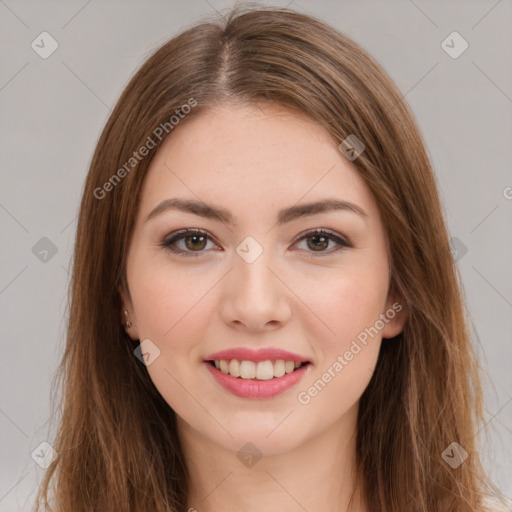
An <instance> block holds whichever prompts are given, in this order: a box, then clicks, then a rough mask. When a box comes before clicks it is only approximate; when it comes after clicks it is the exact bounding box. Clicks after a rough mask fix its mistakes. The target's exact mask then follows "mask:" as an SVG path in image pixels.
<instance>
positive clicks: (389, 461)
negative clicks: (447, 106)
mask: <svg viewBox="0 0 512 512" xmlns="http://www.w3.org/2000/svg"><path fill="white" fill-rule="evenodd" d="M219 102H242V103H245V104H249V105H255V104H258V103H259V102H271V103H274V104H279V105H283V106H286V107H289V108H290V109H295V110H296V111H299V112H302V113H305V114H307V115H308V116H309V117H310V118H312V119H314V120H316V121H317V122H318V123H320V124H321V125H322V126H324V127H325V128H326V130H327V131H328V132H329V133H330V135H331V136H332V138H333V140H335V141H336V143H338V144H339V143H341V142H342V141H343V140H344V139H346V138H347V137H348V136H349V135H351V134H355V135H356V136H357V138H358V139H360V140H361V141H363V142H364V145H365V150H364V152H363V153H362V154H361V155H360V156H359V157H358V158H357V159H356V160H354V161H353V162H352V163H353V165H354V166H355V168H356V170H357V171H358V172H359V173H360V175H361V177H362V178H363V179H364V181H365V183H366V184H367V186H368V187H369V188H370V190H371V191H372V192H373V194H374V197H375V199H376V201H377V204H378V207H379V211H380V213H381V215H382V220H383V223H384V226H385V230H386V233H387V238H388V241H389V251H390V265H391V267H390V270H391V280H390V292H392V293H395V294H396V296H398V297H399V298H400V301H401V302H402V303H403V304H404V305H406V308H407V313H408V317H407V321H406V324H405V327H404V330H403V332H402V333H401V334H400V335H398V336H396V337H395V338H393V339H392V340H388V341H387V342H385V343H383V344H382V349H381V353H380V355H379V361H378V363H377V368H376V370H375V373H374V375H373V378H372V380H371V382H370V384H369V385H368V387H367V389H366V390H365V392H364V394H363V396H362V397H361V400H360V408H359V419H358V435H357V456H358V471H359V475H360V481H361V485H362V489H363V491H364V496H365V500H366V503H367V506H368V510H369V511H371V512H383V511H386V512H404V511H407V512H434V511H436V512H438V511H456V512H465V511H468V512H469V511H471V512H475V511H482V510H484V509H485V508H484V505H483V498H484V497H485V495H486V493H487V492H489V491H488V489H490V487H488V486H492V484H490V483H488V482H487V480H486V477H485V475H484V472H483V470H482V467H481V464H480V460H479V456H478V452H477V450H476V446H475V433H476V429H477V428H479V425H480V424H481V423H482V422H483V421H482V392H481V386H480V381H479V375H478V365H477V361H476V358H475V355H474V353H473V349H472V345H471V342H470V334H469V332H468V325H469V320H468V318H467V312H466V310H465V308H464V305H463V304H464V300H463V291H462V286H461V284H460V282H461V281H460V276H459V274H458V270H457V268H456V265H455V263H454V261H453V257H452V254H451V250H450V244H449V237H448V233H447V229H446V226H445V222H444V217H443V211H442V206H441V204H440V200H439V197H438V190H437V184H436V180H435V176H434V173H433V171H432V167H431V164H430V162H429V159H428V156H427V153H426V150H425V147H424V143H423V140H422V137H421V135H420V133H419V130H418V128H417V126H416V123H415V120H414V116H413V114H412V113H411V111H410V109H409V107H408V106H407V103H406V102H405V100H404V98H403V96H402V94H401V93H400V91H399V90H398V89H397V87H396V86H395V85H394V84H393V82H392V81H391V79H390V78H389V77H388V75H387V74H386V73H385V71H384V70H383V69H382V68H381V67H380V66H379V65H378V64H377V62H376V61H375V60H374V59H373V58H372V57H371V56H369V55H368V54H367V53H366V52H365V51H364V50H363V49H362V48H361V47H360V46H358V45H357V44H356V43H354V42H353V41H352V40H350V39H349V38H347V37H346V36H344V35H343V34H341V33H339V32H338V31H336V30H334V29H333V28H332V27H330V26H328V25H326V24H325V23H323V22H321V21H320V20H318V19H316V18H314V17H312V16H308V15H304V14H300V13H297V12H295V11H292V10H290V9H282V8H269V7H267V8H262V7H259V8H257V7H256V8H255V7H252V6H251V7H248V6H242V7H241V8H240V7H236V8H235V9H233V10H231V11H230V12H229V13H228V15H227V16H225V17H224V18H223V19H222V20H220V21H212V20H204V21H203V22H201V23H199V24H197V25H195V26H193V27H190V28H187V29H186V30H183V31H182V32H181V33H180V34H179V35H177V36H176V37H174V38H173V39H171V40H170V41H169V42H167V43H166V44H164V45H163V46H162V47H161V48H159V49H158V50H157V51H156V52H155V53H154V54H152V55H151V56H150V57H149V58H148V59H147V60H146V62H145V63H144V64H143V65H142V67H141V68H140V70H139V71H138V72H137V73H136V74H135V75H134V77H133V78H132V79H131V81H130V82H129V84H128V85H127V87H126V88H125V90H124V91H123V93H122V95H121V97H120V99H119V101H118V102H117V104H116V106H115V108H114V110H113V112H112V114H111V116H110V118H109V119H108V122H107V124H106V126H105V128H104V130H103V133H102V134H101V137H100V139H99V141H98V144H97V147H96V150H95V153H94V156H93V159H92V162H91V165H90V170H89V173H88V175H87V179H86V182H85V187H84V190H83V197H82V201H81V206H80V214H79V219H78V227H77V233H76V243H75V251H74V261H73V273H72V282H71V287H70V311H69V325H68V333H67V341H66V347H65V352H64V354H63V358H62V362H61V364H60V366H59V369H58V373H57V374H56V376H57V378H58V379H60V380H61V381H60V383H59V385H60V386H61V388H62V389H63V396H62V400H59V403H58V407H59V410H58V411H55V412H54V414H55V416H54V417H55V418H56V417H57V415H58V417H59V428H58V431H57V435H56V439H55V441H54V443H53V446H54V448H55V450H56V451H57V453H58V456H57V457H56V459H55V460H54V461H53V463H52V464H51V466H50V467H49V468H48V470H47V472H46V474H45V476H44V481H43V483H42V485H41V487H40V491H39V494H38V496H37V506H39V504H40V503H41V502H42V503H43V504H44V505H45V506H46V507H48V508H46V510H54V511H58V512H64V511H65V512H71V511H72V512H82V511H83V512H85V511H91V510H95V511H111V510H112V511H113V510H123V511H137V512H143V511H152V512H155V511H158V512H162V511H167V512H169V511H180V512H181V511H183V510H185V509H186V505H187V490H188V482H189V480H188V475H187V470H186V465H185V460H184V457H183V453H182V450H181V447H180V443H179V440H178V435H177V429H176V417H175V413H174V411H173V410H172V409H171V407H170V406H169V405H168V404H167V403H166V402H165V400H164V399H163V398H162V396H161V395H160V394H159V392H158V391H157V389H156V388H155V386H154V385H153V383H152V381H151V379H150V378H149V376H148V373H147V371H146V368H145V366H144V365H143V364H142V363H141V362H140V361H139V360H138V358H137V357H135V356H134V349H135V348H136V346H137V343H134V342H133V341H132V340H131V339H130V338H129V337H128V336H127V334H126V332H125V331H124V329H123V326H122V322H121V316H120V312H121V307H122V305H121V299H120V293H119V290H120V287H124V289H127V288H126V278H125V263H126V253H127V248H128V246H129V242H130V237H131V233H132V229H133V226H134V221H135V218H136V214H137V207H138V203H139V196H140V191H141V186H142V184H143V181H144V177H145V175H146V173H147V171H148V167H149V164H150V162H151V159H152V157H153V156H154V154H155V151H156V149H157V148H158V145H159V142H160V139H161V140H163V138H165V136H172V131H173V129H179V125H180V124H183V123H186V122H187V121H188V120H190V119H193V118H194V116H196V115H197V114H198V113H199V112H202V111H205V110H206V109H210V108H212V107H214V106H215V104H218V103H219ZM184 105H189V108H188V110H187V109H185V108H184ZM177 109H178V110H180V111H181V112H182V113H183V116H180V117H179V122H178V125H177V126H178V128H177V127H176V126H174V125H173V122H171V121H170V119H171V117H172V116H173V115H176V110H177ZM185 114H186V115H185ZM158 127H164V131H163V132H162V128H160V131H158ZM155 133H159V134H160V137H157V136H156V135H155ZM162 135H163V136H162ZM150 139H151V140H152V141H153V142H154V144H153V146H156V148H153V147H150V146H151V145H150V144H149V140H150ZM144 146H146V147H147V148H149V150H148V153H149V154H147V156H145V157H141V158H138V157H137V159H136V160H133V158H134V153H137V154H138V155H139V153H140V148H142V147H144ZM139 156H140V155H139ZM121 169H124V172H123V171H121ZM107 183H110V185H108V184H107ZM453 442H456V443H458V445H460V446H461V447H462V448H463V449H464V450H465V452H467V454H468V458H467V459H466V460H465V461H464V462H463V463H462V464H461V465H460V466H458V467H457V468H452V467H451V465H449V464H447V462H446V461H445V460H444V459H443V457H442V454H443V452H444V451H445V449H447V448H448V447H449V446H450V445H451V443H453ZM452 449H453V448H452ZM333 478H335V476H333ZM52 483H53V485H52ZM52 507H53V508H52Z"/></svg>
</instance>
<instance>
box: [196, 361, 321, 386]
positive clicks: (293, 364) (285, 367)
mask: <svg viewBox="0 0 512 512" xmlns="http://www.w3.org/2000/svg"><path fill="white" fill-rule="evenodd" d="M205 362H206V363H208V364H209V365H210V366H212V367H213V368H215V369H217V370H219V371H220V372H222V373H223V374H225V375H229V376H231V377H234V378H236V379H240V380H252V381H267V380H277V379H281V378H283V377H285V376H286V375H289V374H291V373H294V372H296V371H297V370H300V369H301V368H303V367H305V366H308V365H309V364H311V363H310V362H309V361H302V362H301V361H286V360H284V359H275V360H271V359H268V360H266V361H249V360H240V359H220V360H207V361H205Z"/></svg>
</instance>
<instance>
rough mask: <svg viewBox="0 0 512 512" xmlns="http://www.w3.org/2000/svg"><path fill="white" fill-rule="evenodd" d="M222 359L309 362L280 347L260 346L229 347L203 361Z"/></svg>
mask: <svg viewBox="0 0 512 512" xmlns="http://www.w3.org/2000/svg"><path fill="white" fill-rule="evenodd" d="M222 359H226V360H231V359H238V360H243V361H255V362H258V361H267V360H271V361H273V360H276V359H283V360H284V361H295V362H299V363H306V362H309V361H308V360H307V359H305V358H304V357H302V356H300V355H298V354H294V353H293V352H288V351H287V350H282V349H280V348H261V349H259V350H253V349H250V348H230V349H227V350H221V351H220V352H215V353H214V354H211V355H209V356H208V357H207V358H206V359H205V361H221V360H222Z"/></svg>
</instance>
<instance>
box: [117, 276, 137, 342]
mask: <svg viewBox="0 0 512 512" xmlns="http://www.w3.org/2000/svg"><path fill="white" fill-rule="evenodd" d="M118 291H119V295H120V296H121V302H122V307H121V312H120V313H121V323H122V324H123V328H124V329H125V330H126V333H127V334H128V336H130V338H131V339H132V340H138V339H139V331H138V328H137V319H136V317H135V311H134V309H133V304H132V300H131V297H130V293H129V292H128V291H127V290H126V289H125V287H124V285H121V286H119V288H118ZM125 311H127V313H125ZM126 322H130V324H131V325H130V327H127V326H126Z"/></svg>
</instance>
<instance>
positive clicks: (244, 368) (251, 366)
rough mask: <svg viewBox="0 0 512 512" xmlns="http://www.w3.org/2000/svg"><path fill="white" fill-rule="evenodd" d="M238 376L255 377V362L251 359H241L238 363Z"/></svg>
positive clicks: (244, 377)
mask: <svg viewBox="0 0 512 512" xmlns="http://www.w3.org/2000/svg"><path fill="white" fill-rule="evenodd" d="M240 377H242V379H254V378H256V364H255V363H253V362H252V361H242V362H241V363H240Z"/></svg>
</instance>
